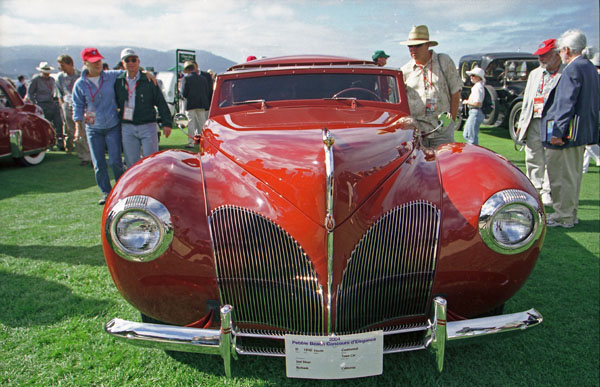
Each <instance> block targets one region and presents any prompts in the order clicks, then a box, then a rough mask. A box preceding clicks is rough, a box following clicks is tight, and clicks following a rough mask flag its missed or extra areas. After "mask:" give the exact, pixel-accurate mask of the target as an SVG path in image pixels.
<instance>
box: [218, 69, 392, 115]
mask: <svg viewBox="0 0 600 387" xmlns="http://www.w3.org/2000/svg"><path fill="white" fill-rule="evenodd" d="M323 98H356V99H359V100H367V101H381V102H388V103H398V102H400V101H399V98H398V86H397V84H396V78H394V77H393V76H389V75H379V74H377V75H376V74H331V73H328V74H314V73H313V74H289V75H269V76H264V77H253V78H240V79H230V80H226V81H224V82H223V84H222V86H221V92H220V96H219V106H221V107H227V106H232V105H236V104H241V103H248V102H250V101H266V102H268V101H283V100H299V99H323Z"/></svg>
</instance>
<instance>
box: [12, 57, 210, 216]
mask: <svg viewBox="0 0 600 387" xmlns="http://www.w3.org/2000/svg"><path fill="white" fill-rule="evenodd" d="M103 59H104V57H103V56H102V55H101V54H100V53H99V52H98V50H97V49H96V48H93V47H88V48H85V49H83V51H82V52H81V60H82V61H83V64H84V68H83V71H81V72H80V71H78V70H77V69H75V67H74V64H73V59H72V58H71V57H70V56H69V55H65V54H63V55H60V56H59V57H58V58H57V62H58V65H59V67H60V70H61V72H60V73H59V74H58V77H57V80H56V81H55V80H54V78H53V77H51V76H50V73H51V72H52V71H53V70H54V68H53V67H52V66H50V64H49V63H47V62H42V63H40V65H39V66H38V67H37V68H36V69H37V70H38V71H39V72H40V73H39V74H38V75H35V76H34V77H33V78H32V80H31V82H30V83H29V86H28V87H27V86H26V84H25V80H24V77H19V82H18V84H17V91H18V93H19V94H20V95H21V96H22V97H23V98H25V99H28V100H29V101H31V102H33V103H35V104H36V105H38V106H39V107H40V108H42V110H43V112H44V116H45V117H46V119H48V121H50V123H51V124H52V125H53V126H54V128H55V131H56V136H57V147H58V149H59V150H62V151H65V152H67V153H72V152H73V151H75V152H76V153H77V156H78V157H79V158H80V160H81V161H80V164H81V165H89V164H90V162H91V164H92V166H93V168H94V175H95V178H96V183H97V185H98V187H99V188H100V191H101V193H102V196H101V198H100V200H99V201H98V204H104V203H105V201H106V198H107V196H108V194H109V192H110V190H111V189H112V185H111V180H110V175H109V166H110V168H111V169H112V172H113V176H114V178H115V180H118V179H119V177H120V176H121V175H122V174H123V172H124V170H125V168H126V167H131V166H132V165H133V164H135V163H136V162H137V161H139V160H140V158H142V157H145V156H148V155H151V154H153V153H155V152H157V151H158V139H159V135H158V133H159V132H158V131H159V127H158V124H157V122H158V120H159V118H160V122H161V124H162V132H163V133H164V135H165V137H169V135H170V133H171V127H172V116H171V112H170V109H169V107H168V105H167V103H166V101H165V98H164V96H163V92H162V90H161V88H160V87H159V86H158V81H157V79H156V77H155V75H154V74H153V73H152V72H148V71H145V70H143V69H142V67H141V66H140V63H141V61H140V58H139V56H138V55H137V53H136V52H135V51H134V50H133V49H131V48H125V49H123V50H122V51H121V60H120V65H118V66H115V68H114V69H113V70H110V69H109V68H108V67H107V66H106V63H103V61H102V60H103ZM192 65H193V66H192V67H193V68H194V71H198V69H197V64H196V63H195V62H193V63H192ZM191 72H193V71H190V73H191ZM198 72H199V71H198ZM209 77H210V75H209ZM203 79H204V78H203ZM205 82H207V81H205ZM207 87H208V86H207ZM210 88H211V89H210V91H211V92H212V82H211V84H210ZM194 92H196V91H192V92H191V93H189V94H188V96H190V98H192V96H193V93H194ZM204 92H206V96H207V98H210V94H209V93H208V91H207V90H204ZM204 102H205V104H204V105H203V108H205V109H208V104H209V103H210V99H209V100H208V103H206V101H204ZM157 112H158V114H157ZM106 153H108V164H107V162H106V156H105V154H106ZM122 157H124V160H125V163H123V159H122Z"/></svg>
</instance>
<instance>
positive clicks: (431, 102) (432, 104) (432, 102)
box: [425, 97, 437, 116]
mask: <svg viewBox="0 0 600 387" xmlns="http://www.w3.org/2000/svg"><path fill="white" fill-rule="evenodd" d="M436 110H437V98H435V97H431V98H427V99H425V115H426V116H432V115H433V114H434V113H435V111H436Z"/></svg>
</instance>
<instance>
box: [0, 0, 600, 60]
mask: <svg viewBox="0 0 600 387" xmlns="http://www.w3.org/2000/svg"><path fill="white" fill-rule="evenodd" d="M598 8H599V1H598V0H500V1H498V0H479V1H475V0H427V1H415V0H411V1H407V0H396V1H391V0H390V1H386V0H370V1H366V0H365V1H360V0H287V1H278V0H196V1H190V0H179V1H176V0H169V1H164V0H127V1H117V0H100V1H93V2H89V1H87V0H76V1H73V0H58V1H56V0H43V1H42V0H26V1H24V0H0V46H20V45H50V46H59V47H60V46H67V45H82V46H93V47H99V46H120V47H128V46H133V47H146V48H152V49H157V50H160V51H167V50H174V49H177V48H181V49H192V50H206V51H209V52H212V53H213V54H215V55H219V56H222V57H225V58H227V59H230V60H232V61H234V62H243V61H245V59H246V57H247V56H249V55H255V56H257V57H259V58H260V57H273V56H280V55H293V54H331V55H340V56H349V57H353V58H367V59H368V58H370V57H371V55H372V54H373V52H374V51H375V50H378V49H381V50H385V52H386V53H387V54H388V55H390V58H389V59H388V66H391V67H401V66H402V65H403V64H404V63H406V62H407V61H408V60H409V55H408V48H407V47H406V46H405V45H402V44H400V42H402V41H404V40H406V39H407V37H408V33H409V31H410V29H411V28H412V26H413V25H420V24H425V25H427V26H428V27H429V32H430V39H432V40H436V41H438V43H439V46H438V47H436V48H435V50H436V52H444V53H447V54H449V55H450V56H451V57H452V58H453V59H454V61H455V62H456V63H457V64H458V60H459V59H460V57H461V56H462V55H466V54H472V53H481V52H499V51H520V52H528V53H531V52H533V51H535V50H536V48H537V46H538V44H539V43H540V42H541V41H543V40H545V39H548V38H556V37H558V36H560V34H561V33H562V32H564V31H566V30H567V29H570V28H579V29H581V30H582V31H583V32H584V33H585V34H586V35H587V38H588V46H593V47H596V48H597V47H598V40H599V38H598V34H599V32H598V30H599V27H598V20H599V14H598Z"/></svg>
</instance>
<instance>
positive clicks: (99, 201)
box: [98, 195, 108, 205]
mask: <svg viewBox="0 0 600 387" xmlns="http://www.w3.org/2000/svg"><path fill="white" fill-rule="evenodd" d="M107 197H108V195H104V196H102V197H101V198H100V200H98V204H99V205H102V204H104V203H106V198H107Z"/></svg>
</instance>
